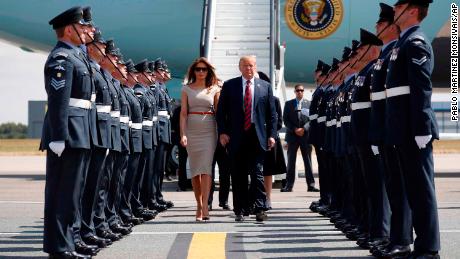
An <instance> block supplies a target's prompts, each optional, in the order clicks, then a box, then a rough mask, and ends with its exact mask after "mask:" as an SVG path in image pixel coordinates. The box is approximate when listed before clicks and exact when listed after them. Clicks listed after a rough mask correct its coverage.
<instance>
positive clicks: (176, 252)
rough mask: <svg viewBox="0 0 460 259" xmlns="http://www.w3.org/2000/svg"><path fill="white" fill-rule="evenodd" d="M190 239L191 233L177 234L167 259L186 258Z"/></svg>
mask: <svg viewBox="0 0 460 259" xmlns="http://www.w3.org/2000/svg"><path fill="white" fill-rule="evenodd" d="M131 234H134V233H131ZM192 237H193V233H179V234H178V235H177V236H176V239H175V240H174V243H173V245H172V246H171V248H170V249H169V252H168V257H167V259H175V258H187V253H188V249H189V247H190V242H191V241H192Z"/></svg>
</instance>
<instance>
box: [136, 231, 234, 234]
mask: <svg viewBox="0 0 460 259" xmlns="http://www.w3.org/2000/svg"><path fill="white" fill-rule="evenodd" d="M195 233H218V234H225V233H232V234H237V233H240V234H241V232H220V231H216V232H210V231H201V232H200V231H190V232H188V231H180V232H179V231H171V232H146V231H142V232H132V233H131V235H179V234H195Z"/></svg>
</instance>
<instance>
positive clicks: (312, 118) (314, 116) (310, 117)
mask: <svg viewBox="0 0 460 259" xmlns="http://www.w3.org/2000/svg"><path fill="white" fill-rule="evenodd" d="M308 118H309V119H310V120H311V121H313V120H316V119H317V118H318V114H312V115H310V116H308Z"/></svg>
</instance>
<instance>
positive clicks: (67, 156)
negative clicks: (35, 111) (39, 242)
mask: <svg viewBox="0 0 460 259" xmlns="http://www.w3.org/2000/svg"><path fill="white" fill-rule="evenodd" d="M49 24H50V25H52V26H53V29H54V30H55V32H56V35H57V39H58V42H57V44H56V46H55V47H54V49H53V50H52V51H51V53H50V55H49V56H48V59H47V61H46V64H45V89H46V92H47V95H48V110H47V112H46V115H45V120H44V124H43V135H42V139H41V143H40V150H42V151H43V150H47V158H46V160H47V161H46V185H45V215H44V238H43V250H44V251H45V252H46V253H49V255H50V258H90V257H91V256H86V255H82V254H77V253H76V252H75V250H76V245H75V242H74V236H73V229H72V226H73V224H74V220H75V218H76V217H77V214H78V210H79V207H80V202H81V200H80V199H81V196H79V195H78V194H80V193H81V188H82V186H81V182H83V181H84V177H85V175H86V172H87V169H88V163H89V156H90V153H91V145H92V143H91V133H90V125H89V124H90V118H91V114H90V113H91V107H92V98H91V97H92V93H93V88H92V82H91V77H90V71H89V70H88V66H87V63H86V60H85V59H84V57H83V56H82V55H83V54H82V53H81V50H80V49H79V48H78V45H80V44H82V43H83V42H84V40H85V39H86V37H87V35H86V33H87V31H86V27H85V22H84V20H83V11H82V9H81V7H73V8H70V9H68V10H67V11H65V12H63V13H61V14H59V15H58V16H56V17H55V18H53V19H52V20H51V21H50V22H49Z"/></svg>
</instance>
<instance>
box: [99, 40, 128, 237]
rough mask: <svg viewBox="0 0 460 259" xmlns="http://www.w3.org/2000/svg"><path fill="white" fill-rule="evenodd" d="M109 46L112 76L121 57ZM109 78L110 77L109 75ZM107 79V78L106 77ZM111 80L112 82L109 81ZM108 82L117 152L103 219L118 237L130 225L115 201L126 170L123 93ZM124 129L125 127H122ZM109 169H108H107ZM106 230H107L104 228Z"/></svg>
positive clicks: (114, 157) (125, 232)
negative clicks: (114, 104)
mask: <svg viewBox="0 0 460 259" xmlns="http://www.w3.org/2000/svg"><path fill="white" fill-rule="evenodd" d="M111 42H112V43H111V44H108V49H109V51H108V52H107V54H108V55H109V56H110V57H111V58H112V60H111V63H112V64H114V65H113V66H114V67H116V69H115V70H113V73H114V74H117V73H119V72H120V70H119V68H118V65H117V64H118V63H119V62H120V61H119V57H120V55H121V53H120V50H119V49H118V48H116V47H115V44H114V43H113V41H111ZM110 76H111V75H110ZM108 78H109V77H108ZM111 79H112V80H111ZM108 80H111V81H112V82H113V89H114V90H115V91H116V92H115V93H114V94H115V95H114V98H117V100H118V109H117V111H116V112H113V111H112V113H111V117H112V123H113V124H114V125H116V128H117V129H116V135H117V139H116V141H117V146H118V147H117V150H116V151H115V150H114V151H113V157H112V159H113V167H112V170H111V173H109V174H108V175H109V176H110V178H108V189H107V193H106V203H105V209H104V213H105V218H106V222H107V224H108V225H109V229H110V230H111V231H112V232H113V233H115V234H119V235H122V236H124V235H128V234H129V233H131V231H132V229H131V227H132V225H129V224H124V222H123V221H122V219H121V217H120V215H119V214H118V212H117V208H116V207H117V201H118V200H119V199H120V198H119V195H120V185H121V181H122V175H123V173H124V171H125V170H126V163H127V160H126V155H127V154H126V152H127V151H126V149H125V148H126V145H125V144H123V140H124V139H125V135H126V132H124V135H123V137H122V124H121V119H120V117H121V105H122V102H123V91H121V89H120V86H119V85H118V81H116V80H115V81H114V80H113V77H112V76H111V78H109V79H108ZM123 126H124V127H125V125H123ZM109 169H110V168H109ZM105 229H107V228H105Z"/></svg>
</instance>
